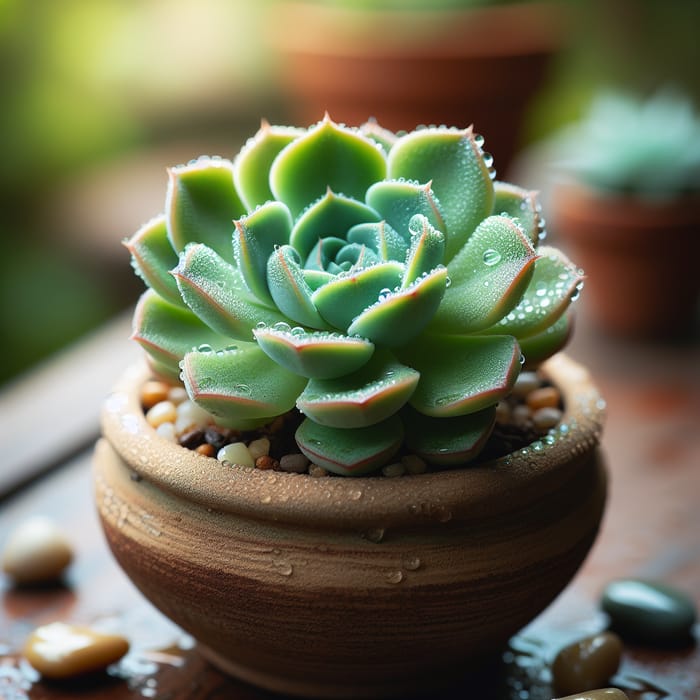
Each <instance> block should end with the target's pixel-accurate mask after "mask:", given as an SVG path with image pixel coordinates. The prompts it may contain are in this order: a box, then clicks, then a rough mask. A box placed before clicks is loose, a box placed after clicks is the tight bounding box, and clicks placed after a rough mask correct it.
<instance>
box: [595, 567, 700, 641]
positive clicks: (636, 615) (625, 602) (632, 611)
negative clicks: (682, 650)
mask: <svg viewBox="0 0 700 700" xmlns="http://www.w3.org/2000/svg"><path fill="white" fill-rule="evenodd" d="M601 607H602V608H603V610H604V611H605V612H606V613H607V614H608V615H609V616H610V626H611V627H612V629H614V630H615V631H616V632H617V633H618V634H620V636H621V637H623V638H624V639H629V640H630V641H635V642H641V643H647V644H652V645H661V646H668V645H671V646H675V645H680V644H684V643H688V642H690V639H691V629H692V627H693V624H694V623H695V619H696V617H697V611H696V609H695V605H694V603H693V601H692V600H691V599H690V597H688V596H687V595H685V594H684V593H682V592H681V591H678V590H676V589H674V588H672V587H671V586H667V585H665V584H662V583H655V582H651V581H642V580H639V579H621V580H619V581H613V582H612V583H610V584H608V585H607V587H606V588H605V590H604V591H603V597H602V601H601Z"/></svg>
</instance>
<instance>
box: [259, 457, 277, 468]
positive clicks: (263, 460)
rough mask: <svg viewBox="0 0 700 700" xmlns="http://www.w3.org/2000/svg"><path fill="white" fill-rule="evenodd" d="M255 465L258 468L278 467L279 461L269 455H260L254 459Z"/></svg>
mask: <svg viewBox="0 0 700 700" xmlns="http://www.w3.org/2000/svg"><path fill="white" fill-rule="evenodd" d="M255 466H256V467H257V468H258V469H275V468H276V467H279V462H278V461H277V460H276V459H274V458H273V457H270V455H262V456H261V457H258V458H257V459H256V460H255Z"/></svg>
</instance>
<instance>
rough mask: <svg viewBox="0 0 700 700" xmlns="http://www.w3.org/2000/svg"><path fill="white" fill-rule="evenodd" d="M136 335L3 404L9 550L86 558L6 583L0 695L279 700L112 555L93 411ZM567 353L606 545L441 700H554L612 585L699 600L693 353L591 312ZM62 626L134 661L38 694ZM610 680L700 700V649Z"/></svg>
mask: <svg viewBox="0 0 700 700" xmlns="http://www.w3.org/2000/svg"><path fill="white" fill-rule="evenodd" d="M127 336H128V320H127V319H119V320H118V321H116V322H115V324H113V325H112V326H111V327H108V328H106V329H103V331H101V332H100V333H98V334H96V336H94V337H93V338H91V339H89V340H88V341H86V342H87V343H88V345H86V344H82V345H80V346H78V347H76V348H74V349H72V350H71V351H70V352H68V353H66V354H65V355H64V356H62V358H61V359H60V361H58V362H54V363H51V364H49V365H48V366H46V367H44V368H40V369H39V370H37V372H35V373H33V374H32V375H30V376H28V377H26V378H23V379H22V380H21V381H20V382H18V383H17V384H15V385H14V386H12V387H10V388H8V389H6V390H5V391H4V392H3V393H2V394H1V395H0V415H1V416H2V421H3V422H4V423H5V426H4V428H3V433H2V452H3V466H2V467H1V468H0V474H1V475H2V479H0V494H1V495H0V497H1V498H2V500H1V501H0V547H2V545H3V544H4V542H5V540H6V537H7V535H8V534H9V531H10V530H11V529H12V528H14V527H15V526H16V525H18V524H19V523H21V522H22V521H23V520H24V519H26V518H27V517H29V516H30V515H34V514H45V515H49V516H52V517H53V518H55V519H56V520H57V521H58V522H59V523H60V525H61V527H62V528H63V529H64V531H65V533H66V534H67V535H68V537H69V538H70V540H71V542H72V543H73V546H74V548H75V551H76V558H75V561H74V563H73V564H72V565H71V567H70V568H69V570H68V572H67V574H66V576H65V578H64V581H63V583H62V584H61V585H57V586H50V587H44V588H37V589H19V588H14V587H13V586H12V584H11V582H10V581H9V580H8V579H7V578H6V577H4V576H2V575H0V596H2V603H1V606H0V698H2V700H24V699H25V698H34V699H40V698H41V699H45V700H53V699H58V698H75V697H80V698H85V699H86V700H92V699H93V698H107V699H114V700H122V699H126V698H144V697H154V698H164V699H167V700H178V699H183V700H184V699H185V698H188V699H189V698H232V699H234V700H244V699H245V700H249V699H250V700H256V699H258V700H259V699H262V698H271V697H273V696H272V695H270V694H267V693H264V692H261V691H258V690H256V689H254V688H251V687H249V686H247V685H245V684H243V683H240V682H238V681H235V680H232V679H229V678H226V677H225V676H223V675H222V674H220V673H219V672H217V671H216V670H214V669H213V668H211V667H210V666H209V665H207V663H206V662H204V661H203V660H202V659H201V657H200V656H199V655H198V653H197V649H196V645H195V644H194V642H193V640H192V639H191V638H189V637H188V636H187V635H186V634H185V633H183V632H182V631H181V630H179V629H178V628H177V627H175V626H174V625H172V624H171V623H170V622H168V621H167V620H166V619H165V618H163V617H162V616H161V615H160V614H159V613H158V612H157V611H156V610H154V609H153V608H152V607H151V605H150V604H149V603H148V602H147V601H145V600H144V599H143V597H142V596H141V595H140V594H139V593H138V591H136V590H135V588H134V587H133V586H132V585H131V583H130V582H129V580H128V579H127V578H126V577H125V575H124V574H122V572H121V570H120V569H119V568H118V567H117V566H116V564H115V563H114V561H113V560H112V558H111V555H110V554H109V552H108V550H107V548H106V545H105V543H104V540H103V537H102V533H101V531H100V529H99V526H98V522H97V517H96V514H95V511H94V508H93V504H92V491H91V489H92V487H91V475H90V454H91V443H92V442H93V440H94V437H95V436H96V430H97V416H96V409H95V407H96V406H98V405H99V403H100V401H101V400H102V397H103V396H104V395H105V393H106V391H107V387H108V386H109V385H110V383H111V382H112V381H113V380H114V379H115V378H116V376H117V373H118V371H119V370H118V368H119V367H120V366H122V365H125V364H126V363H127V362H128V360H129V358H130V357H133V356H135V352H134V349H133V348H132V347H131V345H130V344H129V341H128V340H126V338H127ZM569 351H570V354H572V355H573V356H574V357H576V358H577V359H579V360H581V361H583V362H585V363H586V364H587V365H588V366H589V368H590V369H591V370H592V372H593V373H594V376H595V377H596V380H597V382H598V385H599V387H600V388H601V390H602V392H603V394H604V396H605V397H606V399H607V402H608V422H607V425H606V430H605V433H604V438H603V448H604V450H605V454H606V456H607V461H608V464H609V470H610V477H611V485H610V496H609V503H608V508H607V512H606V516H605V520H604V523H603V527H602V530H601V533H600V536H599V539H598V541H597V543H596V545H595V547H594V549H593V551H592V553H591V555H590V556H589V558H588V560H587V561H586V563H585V565H584V567H583V568H582V570H581V571H580V572H579V574H578V575H577V577H576V579H575V580H574V581H573V582H572V584H571V585H570V586H569V587H568V588H567V590H566V591H565V592H564V593H563V594H562V595H561V596H560V597H559V598H558V599H557V601H555V603H554V604H553V605H552V606H550V608H549V609H548V610H546V611H545V612H544V613H543V614H542V615H541V616H540V617H539V618H538V619H537V620H536V621H535V622H534V623H532V624H531V625H530V626H529V627H528V628H527V629H526V630H524V631H523V632H522V633H521V634H519V635H518V636H517V637H516V638H514V640H513V641H512V643H511V645H510V647H509V648H507V649H504V655H503V657H499V658H496V659H494V662H493V665H492V666H490V667H488V668H486V669H485V670H484V673H483V674H482V675H481V677H479V678H474V679H472V680H470V681H469V682H465V684H463V685H461V686H460V687H457V688H454V689H452V690H450V691H448V692H446V693H443V694H442V695H441V697H443V696H444V697H448V698H467V697H479V698H494V699H505V698H507V699H508V700H516V699H517V700H526V699H528V698H531V699H532V700H538V699H542V698H544V699H546V700H549V698H551V697H552V693H551V690H550V688H549V683H548V669H547V662H548V661H550V660H551V658H552V656H553V654H554V653H555V652H556V650H557V649H558V648H559V647H561V646H562V645H563V644H565V643H567V642H569V641H573V640H575V639H578V638H580V637H583V636H585V635H587V634H590V633H594V632H597V631H599V630H601V629H603V628H604V627H605V624H606V621H605V619H604V617H603V615H602V614H601V613H600V612H599V611H598V607H597V601H598V596H599V594H600V591H601V589H602V588H603V586H604V585H605V584H606V583H607V582H608V581H610V580H611V579H613V578H618V577H628V576H633V577H644V578H650V579H654V580H660V581H664V582H666V583H670V584H672V585H675V586H676V587H678V588H680V589H682V590H684V591H686V592H687V593H689V594H690V595H691V596H692V597H693V598H694V599H695V601H696V603H697V604H700V345H699V344H698V341H697V340H696V341H694V342H693V341H689V342H686V343H683V344H675V345H672V344H668V343H663V342H660V343H656V344H648V343H647V344H638V343H632V342H625V341H615V340H612V339H609V338H606V337H604V336H602V335H599V334H597V333H596V332H595V329H592V328H591V327H590V326H589V325H588V324H587V322H586V309H585V306H583V307H582V308H581V310H580V312H579V323H578V328H577V330H576V334H575V336H574V340H573V341H572V343H571V345H570V348H569ZM81 375H82V378H81ZM47 392H48V394H49V395H48V396H46V397H45V401H42V402H41V404H39V405H37V399H38V397H39V396H41V395H42V394H43V395H45V394H46V393H47ZM31 407H33V410H32V409H31ZM57 410H58V411H59V414H56V413H55V412H56V411H57ZM42 414H45V416H46V417H47V418H48V419H49V420H50V418H51V416H52V415H53V416H56V415H58V416H59V418H58V419H57V422H56V423H54V424H53V425H54V427H52V428H48V429H47V428H45V427H42V426H43V422H42V420H43V419H42ZM57 446H58V447H57ZM54 620H62V621H69V622H75V623H80V624H90V625H95V626H97V627H99V628H102V629H106V630H110V631H117V632H120V633H123V634H125V635H126V636H127V637H128V638H129V640H130V641H131V644H132V648H131V651H130V653H129V654H128V655H127V657H125V659H124V660H123V661H122V662H121V663H119V664H117V665H116V666H114V667H111V668H110V669H109V672H108V673H101V674H97V675H95V676H92V677H89V678H85V679H82V680H80V681H70V682H62V683H48V682H44V681H42V680H41V679H39V678H38V677H37V675H36V674H35V673H34V672H33V670H32V669H31V668H30V667H29V666H28V665H27V664H26V662H25V661H24V660H23V658H22V655H21V647H22V644H23V642H24V640H25V639H26V637H27V636H28V635H29V633H30V632H31V630H32V629H33V628H34V627H35V626H37V625H40V624H44V623H47V622H51V621H54ZM698 636H699V634H698V629H697V626H696V629H695V638H696V639H698ZM290 653H303V650H290ZM611 684H613V685H616V686H617V687H621V688H623V689H625V691H626V692H627V693H628V695H629V697H630V698H631V699H634V700H657V699H659V700H661V699H662V698H677V699H678V700H691V699H692V700H697V698H699V697H700V650H699V648H698V646H697V644H695V645H690V646H688V647H685V648H681V649H675V650H661V649H653V648H643V647H634V646H631V645H628V644H627V645H625V651H624V656H623V662H622V666H621V668H620V671H619V673H618V675H617V676H616V677H614V678H613V679H612V681H611ZM436 696H437V694H436Z"/></svg>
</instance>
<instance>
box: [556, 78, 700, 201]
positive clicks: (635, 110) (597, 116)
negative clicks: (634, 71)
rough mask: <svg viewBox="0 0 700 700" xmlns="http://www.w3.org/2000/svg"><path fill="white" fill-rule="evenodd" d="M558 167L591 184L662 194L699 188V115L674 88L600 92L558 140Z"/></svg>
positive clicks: (616, 190)
mask: <svg viewBox="0 0 700 700" xmlns="http://www.w3.org/2000/svg"><path fill="white" fill-rule="evenodd" d="M555 149H556V151H555V152H556V153H558V154H559V155H558V161H559V165H560V167H561V168H562V169H563V170H564V171H566V172H569V173H571V174H572V175H574V176H575V177H577V178H578V179H580V180H582V181H583V182H585V183H586V184H588V185H589V186H592V187H594V188H597V189H601V190H609V191H613V192H618V193H624V194H637V195H641V196H644V197H651V198H664V197H670V196H676V195H679V194H683V193H689V192H698V191H700V116H699V115H698V113H697V112H696V110H695V109H694V107H693V104H692V102H691V101H690V100H689V99H688V98H687V97H685V96H683V95H682V94H681V93H679V92H676V91H674V90H671V89H665V90H661V91H659V92H657V93H656V94H654V95H652V96H651V97H649V98H648V99H646V100H644V99H640V98H638V97H635V96H633V95H628V94H624V93H619V92H605V93H601V94H600V95H598V96H597V97H596V98H595V99H594V100H593V102H592V103H591V105H590V108H589V110H588V112H587V113H586V114H585V115H584V116H583V117H582V119H581V120H580V121H579V122H578V123H576V124H573V125H572V126H570V127H568V128H567V129H565V130H564V132H563V133H562V134H561V135H560V136H559V137H558V138H557V139H556V140H555Z"/></svg>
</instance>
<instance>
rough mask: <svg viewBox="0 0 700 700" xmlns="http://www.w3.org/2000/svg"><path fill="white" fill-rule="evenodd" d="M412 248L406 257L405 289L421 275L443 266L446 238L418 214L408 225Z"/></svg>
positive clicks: (403, 284)
mask: <svg viewBox="0 0 700 700" xmlns="http://www.w3.org/2000/svg"><path fill="white" fill-rule="evenodd" d="M408 228H409V231H410V232H411V247H410V249H409V251H408V255H407V256H406V271H405V272H404V276H403V283H402V286H403V287H404V288H406V287H408V286H410V285H411V284H413V283H414V282H415V281H416V280H417V279H418V278H419V277H421V275H424V274H428V273H429V272H431V271H432V270H434V269H435V268H437V267H441V266H442V260H443V258H444V257H445V236H444V235H443V234H442V233H441V232H440V231H438V230H437V229H435V228H434V227H433V226H432V224H431V223H430V221H428V219H427V218H426V217H425V216H423V215H422V214H416V215H415V216H414V217H413V218H412V219H411V221H410V222H409V224H408Z"/></svg>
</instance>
